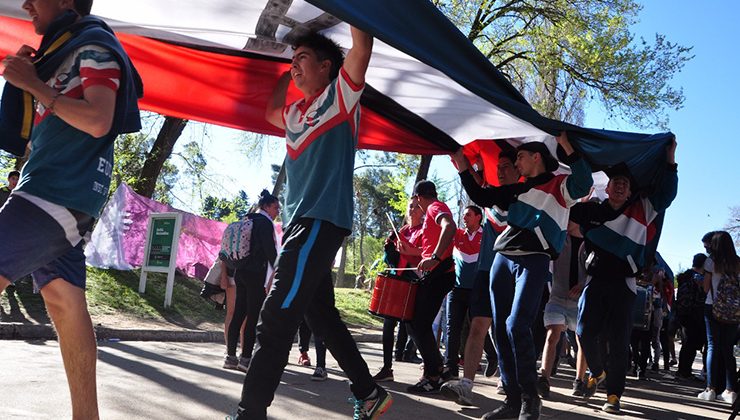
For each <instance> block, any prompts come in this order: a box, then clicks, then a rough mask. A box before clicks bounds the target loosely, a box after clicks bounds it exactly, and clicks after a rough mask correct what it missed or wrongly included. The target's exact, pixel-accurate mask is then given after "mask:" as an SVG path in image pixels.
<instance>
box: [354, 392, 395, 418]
mask: <svg viewBox="0 0 740 420" xmlns="http://www.w3.org/2000/svg"><path fill="white" fill-rule="evenodd" d="M375 389H376V390H377V391H378V393H377V395H376V396H375V398H369V399H366V400H358V399H355V400H354V404H355V415H354V417H353V419H354V420H375V419H377V418H380V416H382V415H383V414H385V412H386V411H388V408H390V406H391V404H393V397H391V394H389V393H388V391H386V390H385V389H383V388H382V387H377V388H375Z"/></svg>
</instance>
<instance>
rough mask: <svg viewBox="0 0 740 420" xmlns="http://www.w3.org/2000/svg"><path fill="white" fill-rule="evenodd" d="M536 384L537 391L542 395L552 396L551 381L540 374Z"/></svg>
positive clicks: (543, 396)
mask: <svg viewBox="0 0 740 420" xmlns="http://www.w3.org/2000/svg"><path fill="white" fill-rule="evenodd" d="M536 385H537V393H538V394H540V397H542V398H549V397H550V381H549V380H547V378H545V377H544V376H542V375H540V377H539V378H537V384H536Z"/></svg>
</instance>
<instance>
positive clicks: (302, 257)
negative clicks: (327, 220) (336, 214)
mask: <svg viewBox="0 0 740 420" xmlns="http://www.w3.org/2000/svg"><path fill="white" fill-rule="evenodd" d="M320 228H321V220H314V221H313V226H311V233H309V234H308V240H306V243H305V244H303V246H302V247H301V252H300V253H299V254H298V263H297V264H296V268H295V277H294V278H293V285H292V286H291V287H290V291H289V292H288V296H286V297H285V300H284V301H283V306H281V307H280V308H281V309H288V308H290V304H291V303H293V299H294V298H295V295H296V294H298V289H299V288H300V287H301V281H302V280H303V271H304V269H305V268H306V261H307V260H308V254H310V253H311V249H312V248H313V244H314V242H316V237H317V236H319V229H320Z"/></svg>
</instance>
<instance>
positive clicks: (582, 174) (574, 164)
mask: <svg viewBox="0 0 740 420" xmlns="http://www.w3.org/2000/svg"><path fill="white" fill-rule="evenodd" d="M555 140H556V141H557V142H558V144H559V145H560V147H562V148H563V150H564V151H565V154H566V156H567V157H568V162H566V163H567V164H568V165H569V166H570V170H571V173H570V175H569V176H568V179H567V180H566V181H565V187H566V189H567V192H568V196H569V197H570V198H571V200H569V201H570V202H569V204H570V205H571V206H572V205H574V204H575V203H576V202H577V200H578V199H579V198H581V197H585V196H586V195H587V194H588V193H589V192H590V191H591V186H592V185H594V179H593V177H592V176H591V166H590V165H589V164H588V162H586V160H585V159H583V158H581V157H580V156H579V155H578V153H576V151H575V149H574V148H573V145H571V144H570V140H568V134H567V133H566V132H565V131H563V132H561V133H560V135H559V136H557V137H556V138H555Z"/></svg>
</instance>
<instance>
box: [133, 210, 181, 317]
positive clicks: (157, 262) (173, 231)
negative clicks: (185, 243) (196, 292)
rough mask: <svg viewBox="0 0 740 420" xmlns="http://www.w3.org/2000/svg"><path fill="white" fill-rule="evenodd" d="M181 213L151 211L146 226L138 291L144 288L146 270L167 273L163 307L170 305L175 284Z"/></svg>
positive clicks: (141, 291)
mask: <svg viewBox="0 0 740 420" xmlns="http://www.w3.org/2000/svg"><path fill="white" fill-rule="evenodd" d="M181 225H182V214H180V213H152V214H150V215H149V222H148V223H147V228H146V238H147V240H146V248H145V250H144V260H143V262H142V264H141V278H140V279H139V293H144V291H145V290H146V276H147V272H149V271H151V272H153V273H167V286H166V290H165V295H164V306H165V308H167V307H169V306H170V305H172V288H173V286H174V285H175V268H176V265H177V244H178V242H179V239H180V227H181Z"/></svg>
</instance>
